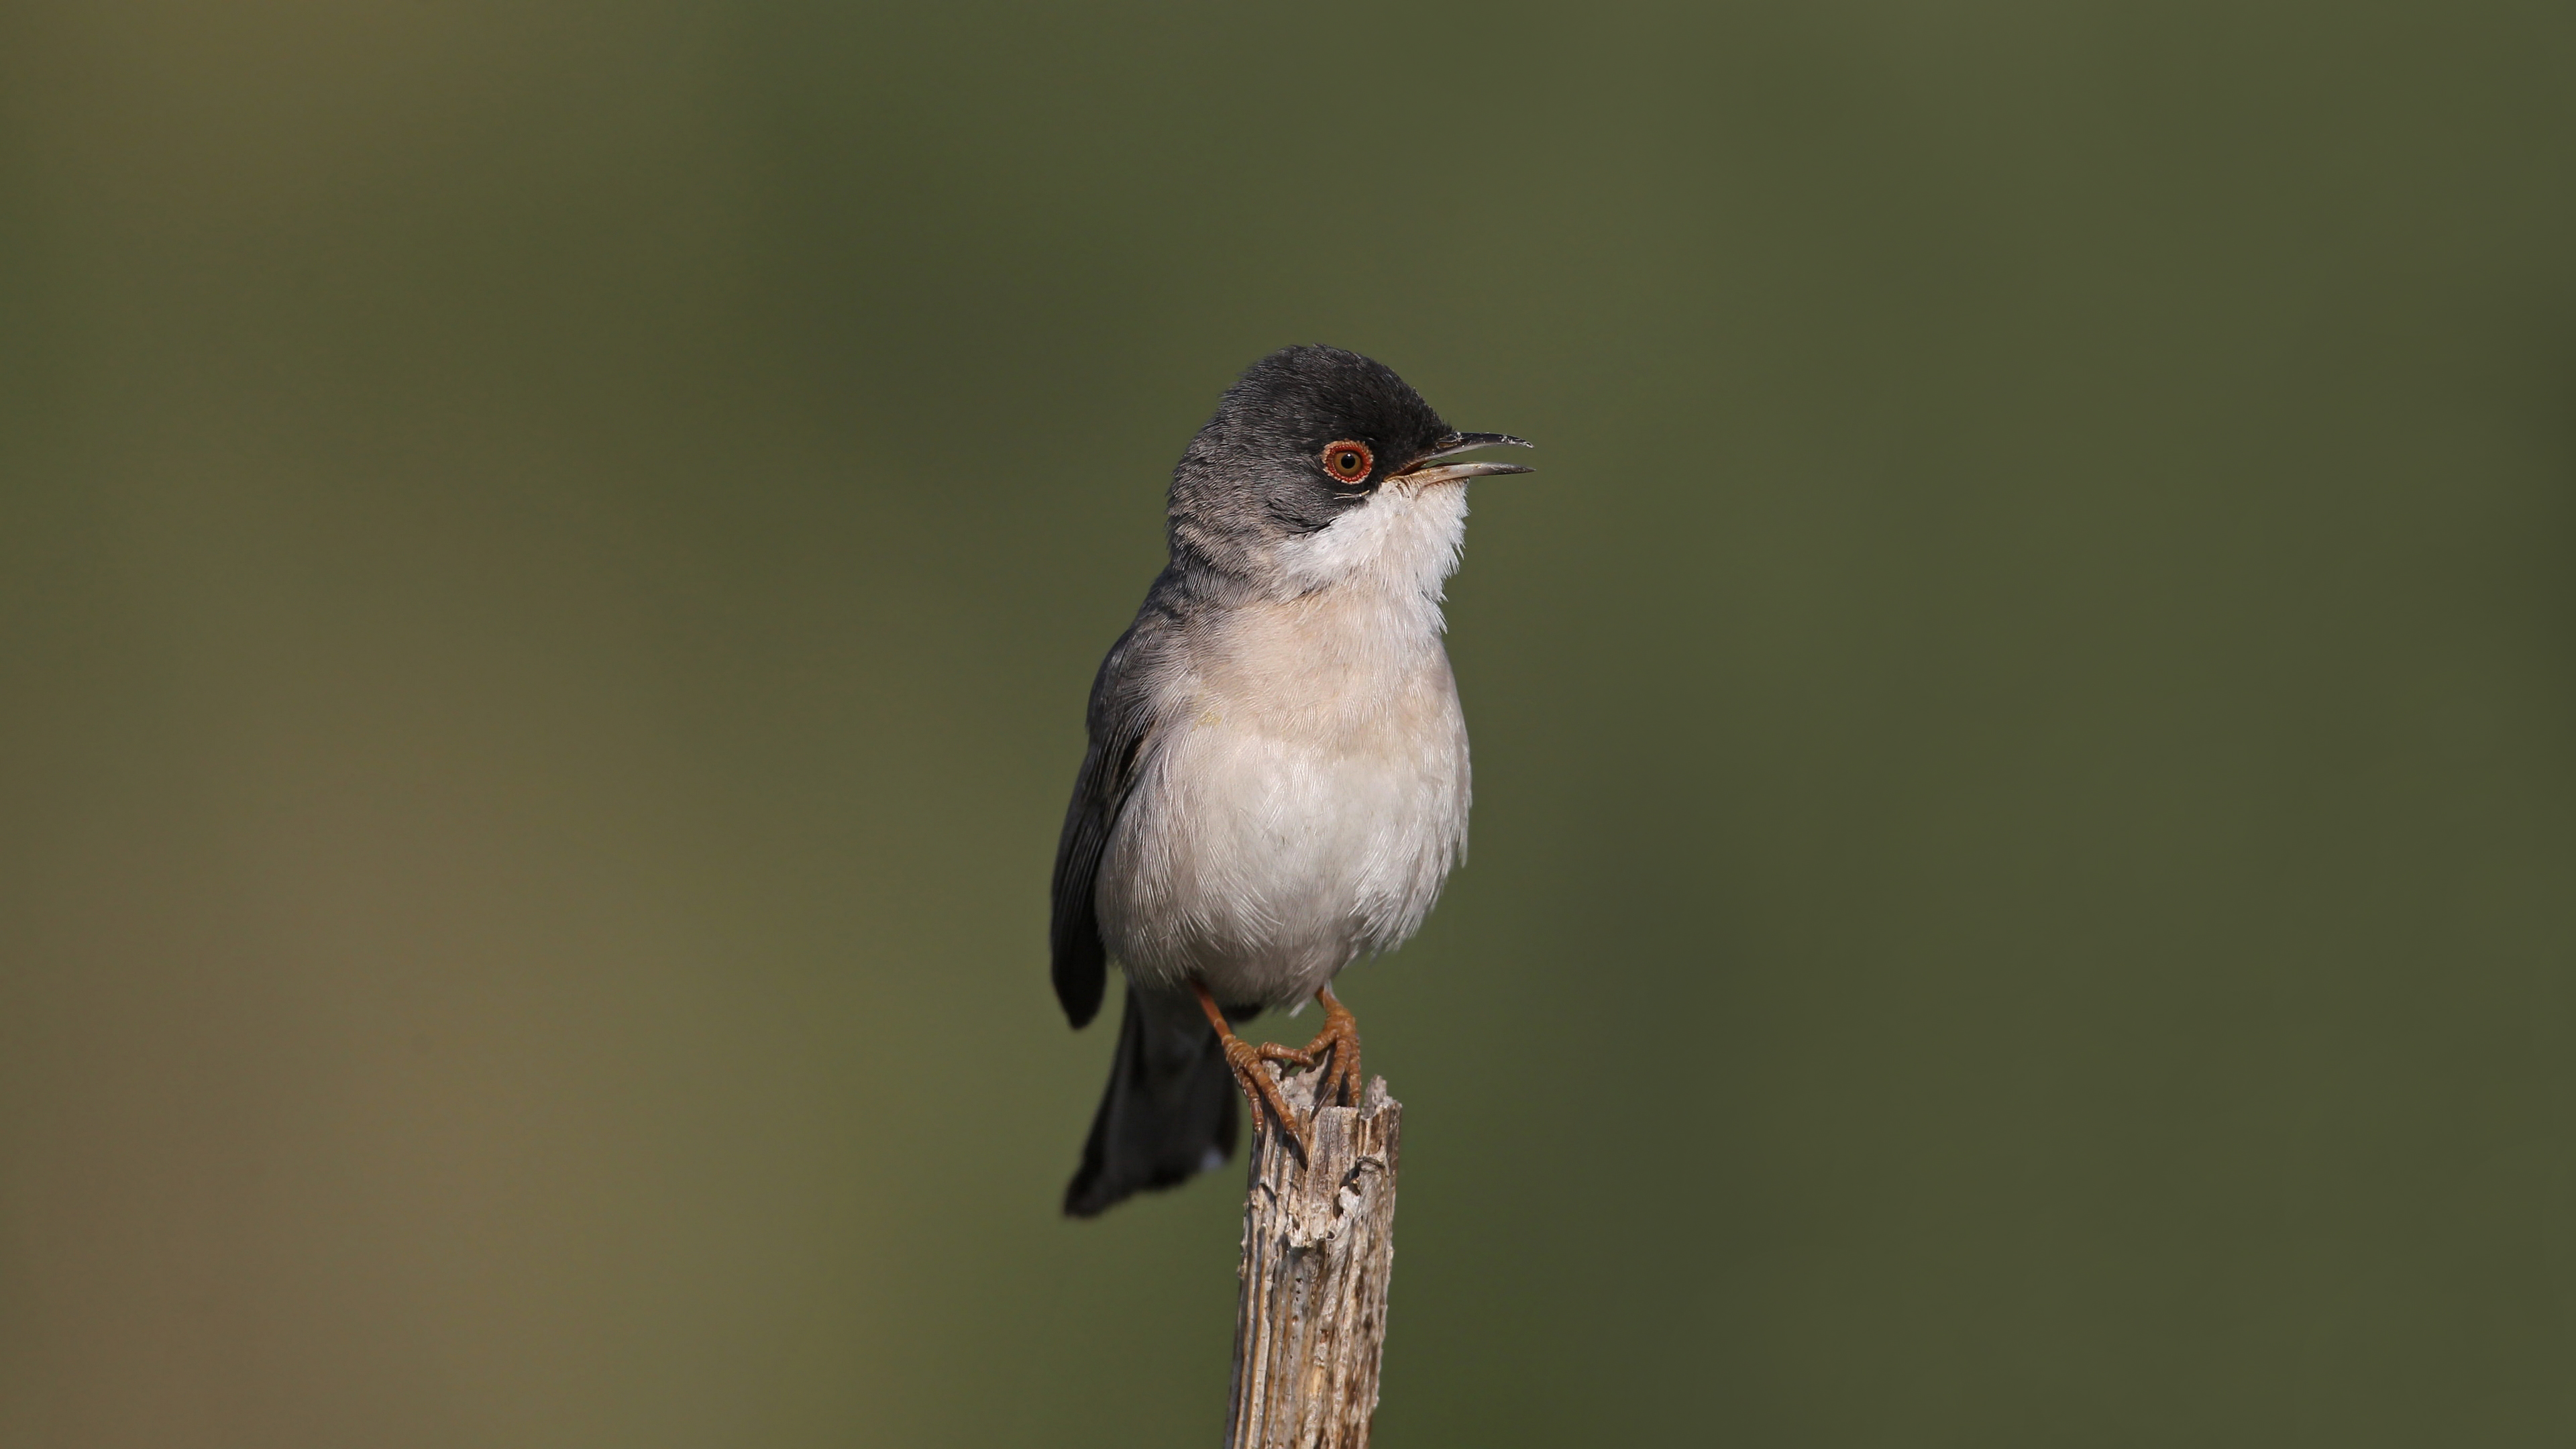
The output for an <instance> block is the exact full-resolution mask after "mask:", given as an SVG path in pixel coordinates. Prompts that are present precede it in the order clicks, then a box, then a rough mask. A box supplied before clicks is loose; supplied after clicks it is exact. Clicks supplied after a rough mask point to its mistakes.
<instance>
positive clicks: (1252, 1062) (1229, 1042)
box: [1190, 981, 1312, 1167]
mask: <svg viewBox="0 0 2576 1449" xmlns="http://www.w3.org/2000/svg"><path fill="white" fill-rule="evenodd" d="M1190 989H1191V990H1193V991H1195V992H1197V993H1198V998H1199V1009H1200V1010H1201V1011H1204V1012H1206V1013H1207V1019H1208V1024H1209V1025H1210V1026H1213V1027H1215V1028H1216V1036H1217V1040H1218V1041H1219V1042H1220V1043H1222V1044H1223V1045H1224V1047H1225V1064H1226V1065H1227V1066H1229V1067H1232V1068H1233V1069H1234V1084H1235V1085H1236V1086H1238V1087H1241V1088H1242V1089H1243V1095H1245V1096H1246V1097H1249V1098H1251V1099H1252V1102H1253V1104H1254V1110H1255V1111H1267V1112H1269V1114H1270V1118H1271V1120H1272V1121H1273V1122H1276V1123H1277V1124H1278V1125H1279V1135H1280V1136H1281V1137H1283V1138H1285V1139H1287V1142H1288V1150H1289V1151H1291V1152H1293V1153H1295V1154H1297V1165H1298V1166H1299V1167H1303V1166H1305V1165H1306V1164H1307V1163H1308V1162H1309V1161H1310V1160H1312V1156H1311V1154H1310V1153H1308V1151H1307V1150H1306V1149H1307V1146H1308V1143H1307V1141H1306V1124H1305V1123H1303V1122H1300V1121H1298V1120H1297V1114H1296V1112H1295V1111H1294V1110H1292V1109H1291V1108H1290V1107H1289V1105H1288V1099H1287V1098H1286V1097H1283V1096H1281V1095H1280V1094H1279V1083H1278V1081H1277V1079H1275V1078H1273V1077H1272V1076H1271V1075H1270V1073H1268V1072H1266V1071H1264V1070H1262V1067H1261V1064H1262V1063H1263V1062H1264V1061H1277V1060H1281V1058H1279V1057H1275V1056H1272V1055H1271V1053H1272V1052H1274V1051H1286V1050H1287V1048H1284V1047H1278V1046H1274V1045H1272V1044H1270V1043H1266V1042H1265V1043H1264V1044H1262V1045H1261V1046H1257V1047H1256V1046H1254V1045H1253V1044H1252V1043H1250V1042H1248V1041H1245V1040H1244V1039H1243V1038H1241V1037H1239V1036H1236V1035H1235V1034H1234V1027H1233V1026H1232V1025H1231V1024H1230V1023H1228V1022H1227V1021H1226V1019H1225V1012H1224V1010H1223V1009H1222V1008H1220V1007H1219V1006H1218V1005H1217V1004H1216V998H1215V997H1214V996H1211V995H1209V994H1208V989H1207V988H1206V987H1205V986H1203V985H1200V984H1199V983H1198V982H1195V981H1193V982H1191V983H1190Z"/></svg>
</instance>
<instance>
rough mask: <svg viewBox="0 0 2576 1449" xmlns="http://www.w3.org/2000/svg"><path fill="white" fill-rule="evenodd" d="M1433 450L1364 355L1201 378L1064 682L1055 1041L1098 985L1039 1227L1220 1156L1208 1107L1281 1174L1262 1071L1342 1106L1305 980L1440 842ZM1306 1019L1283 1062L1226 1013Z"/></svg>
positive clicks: (1438, 459)
mask: <svg viewBox="0 0 2576 1449" xmlns="http://www.w3.org/2000/svg"><path fill="white" fill-rule="evenodd" d="M1505 443H1509V444H1513V445H1516V446H1520V447H1528V446H1530V445H1529V444H1528V443H1527V442H1525V441H1523V440H1522V439H1519V438H1515V437H1510V436H1508V435H1506V434H1502V433H1462V432H1459V431H1458V430H1457V429H1455V428H1452V427H1450V426H1449V425H1448V424H1447V423H1445V422H1442V421H1441V420H1440V415H1439V414H1438V413H1436V412H1433V411H1432V410H1431V405H1430V404H1428V403H1426V402H1424V401H1423V400H1422V397H1421V395H1420V394H1419V393H1416V392H1415V391H1414V390H1413V389H1412V388H1410V387H1408V386H1406V385H1405V382H1404V379H1402V378H1400V377H1397V376H1396V375H1395V373H1394V372H1393V371H1392V370H1391V369H1389V368H1388V367H1386V366H1385V365H1384V364H1382V363H1378V362H1374V361H1372V360H1370V359H1368V358H1366V357H1362V356H1360V355H1359V354H1358V353H1356V352H1345V351H1343V350H1341V349H1340V348H1337V347H1290V348H1284V349H1282V350H1280V351H1278V352H1274V353H1272V354H1270V355H1269V356H1268V357H1265V358H1263V359H1261V360H1260V361H1259V362H1256V363H1254V364H1253V365H1252V366H1251V367H1250V368H1249V369H1247V370H1246V371H1245V372H1244V374H1243V376H1242V377H1241V378H1240V379H1238V380H1237V381H1236V382H1235V384H1234V386H1232V387H1230V388H1228V389H1226V393H1225V397H1224V400H1223V401H1222V402H1220V403H1219V404H1218V405H1217V410H1216V416H1214V417H1212V418H1210V419H1208V422H1207V426H1205V427H1203V428H1201V429H1199V432H1198V436H1197V437H1196V438H1193V439H1192V440H1191V441H1190V446H1189V450H1188V451H1187V452H1185V453H1183V454H1182V455H1181V461H1180V465H1179V466H1178V467H1176V468H1174V469H1173V470H1172V494H1171V508H1170V541H1171V563H1170V564H1169V565H1168V566H1166V567H1165V568H1164V570H1163V572H1162V575H1161V576H1160V577H1159V578H1157V579H1155V580H1154V586H1153V587H1152V588H1151V589H1149V590H1148V591H1147V592H1146V594H1145V605H1144V607H1143V608H1141V609H1139V610H1138V611H1137V613H1136V622H1134V623H1133V624H1130V625H1129V626H1128V627H1127V632H1126V633H1125V634H1123V635H1121V636H1120V637H1119V640H1118V642H1117V643H1116V644H1115V645H1113V646H1111V648H1110V650H1109V657H1108V658H1107V659H1105V660H1102V661H1101V665H1100V674H1099V677H1098V678H1097V679H1096V680H1094V681H1093V683H1092V686H1091V707H1090V710H1089V712H1088V725H1089V729H1090V735H1091V742H1090V748H1089V749H1088V750H1086V751H1085V752H1084V754H1083V757H1082V769H1081V772H1080V773H1079V774H1078V775H1077V776H1076V777H1075V779H1074V785H1073V803H1072V805H1071V806H1069V807H1068V808H1067V809H1066V811H1065V816H1064V834H1063V836H1062V838H1061V840H1060V841H1059V842H1058V844H1057V846H1056V857H1055V919H1054V930H1053V940H1052V945H1053V948H1054V976H1055V991H1056V997H1057V999H1058V1000H1059V1001H1061V1002H1062V1003H1063V1004H1064V1011H1065V1015H1066V1016H1068V1017H1070V1018H1071V1019H1072V1021H1073V1024H1074V1025H1075V1026H1076V1027H1080V1026H1082V1025H1084V1024H1086V1023H1088V1022H1089V1021H1090V1020H1091V1018H1092V1017H1093V1016H1094V1015H1095V1014H1097V1013H1098V1012H1099V1010H1100V1002H1101V996H1102V994H1103V992H1104V991H1105V990H1106V988H1107V978H1108V963H1109V962H1110V961H1111V960H1115V961H1117V962H1118V963H1119V965H1120V966H1122V967H1123V968H1125V970H1126V973H1127V1008H1126V1018H1125V1020H1124V1021H1123V1022H1122V1023H1121V1024H1120V1026H1119V1029H1118V1051H1117V1057H1116V1060H1115V1061H1114V1062H1113V1064H1112V1065H1111V1067H1110V1071H1109V1089H1108V1091H1107V1093H1106V1094H1105V1095H1103V1096H1102V1098H1101V1100H1100V1111H1099V1113H1098V1115H1097V1116H1095V1117H1094V1118H1093V1119H1092V1123H1091V1137H1090V1140H1089V1141H1088V1142H1086V1143H1085V1144H1084V1146H1083V1149H1082V1167H1081V1169H1080V1171H1078V1172H1076V1173H1075V1174H1074V1178H1073V1182H1072V1183H1071V1185H1070V1186H1068V1187H1067V1188H1066V1189H1065V1195H1064V1210H1065V1212H1067V1213H1068V1214H1070V1215H1072V1216H1075V1217H1089V1216H1091V1215H1092V1214H1094V1213H1098V1212H1100V1211H1102V1210H1103V1209H1105V1208H1107V1207H1109V1206H1110V1205H1111V1204H1113V1203H1116V1202H1118V1201H1120V1200H1121V1199H1123V1198H1125V1197H1127V1196H1129V1195H1130V1194H1132V1193H1135V1192H1138V1191H1140V1190H1143V1189H1146V1188H1159V1187H1169V1186H1171V1185H1172V1184H1174V1183H1177V1182H1179V1181H1181V1180H1182V1179H1184V1178H1186V1177H1189V1176H1190V1175H1191V1174H1193V1173H1197V1172H1200V1171H1203V1170H1205V1169H1207V1168H1210V1167H1213V1166H1215V1165H1216V1164H1218V1163H1220V1162H1223V1161H1224V1160H1225V1159H1226V1157H1227V1156H1228V1155H1229V1154H1231V1153H1232V1151H1233V1149H1234V1137H1235V1107H1234V1093H1235V1091H1236V1090H1237V1088H1240V1089H1241V1091H1242V1092H1243V1093H1244V1094H1245V1095H1246V1096H1247V1097H1248V1098H1250V1099H1251V1101H1252V1102H1253V1103H1254V1104H1255V1106H1254V1110H1255V1111H1267V1112H1269V1113H1270V1114H1271V1116H1272V1118H1273V1119H1274V1120H1275V1121H1276V1122H1277V1123H1278V1125H1279V1127H1280V1130H1281V1131H1282V1132H1283V1133H1285V1134H1286V1136H1287V1139H1288V1140H1289V1142H1290V1143H1292V1144H1293V1145H1294V1146H1295V1147H1296V1150H1297V1151H1298V1152H1299V1154H1300V1156H1301V1157H1302V1156H1303V1153H1304V1148H1305V1140H1306V1139H1305V1130H1306V1129H1305V1125H1304V1124H1303V1123H1300V1122H1299V1121H1298V1120H1297V1119H1296V1116H1295V1114H1294V1112H1293V1111H1292V1110H1291V1109H1290V1108H1289V1106H1288V1105H1287V1103H1286V1102H1285V1101H1284V1100H1282V1099H1281V1097H1280V1095H1279V1090H1278V1087H1277V1084H1276V1083H1274V1082H1273V1081H1272V1080H1271V1078H1270V1075H1269V1073H1267V1072H1266V1071H1264V1070H1262V1069H1261V1067H1260V1065H1259V1064H1260V1063H1261V1062H1263V1061H1286V1062H1294V1063H1296V1064H1298V1065H1300V1066H1304V1067H1308V1068H1320V1069H1323V1070H1324V1071H1325V1072H1326V1077H1325V1079H1324V1082H1323V1083H1322V1089H1321V1090H1320V1091H1319V1092H1318V1094H1317V1096H1316V1099H1315V1100H1316V1102H1317V1104H1318V1105H1319V1106H1320V1105H1321V1104H1322V1103H1323V1102H1325V1101H1326V1100H1328V1099H1329V1100H1332V1101H1336V1102H1343V1103H1356V1102H1357V1100H1358V1095H1359V1089H1360V1081H1361V1078H1360V1038H1359V1030H1358V1026H1357V1024H1356V1023H1355V1022H1354V1021H1353V1019H1352V1017H1351V1014H1350V1012H1349V1011H1348V1010H1347V1009H1346V1008H1344V1007H1343V1005H1342V1004H1341V1003H1340V1002H1339V1001H1337V1000H1335V999H1334V997H1333V991H1332V982H1333V978H1334V977H1335V976H1336V975H1337V974H1339V973H1340V971H1341V970H1342V968H1343V967H1345V966H1348V965H1350V964H1351V963H1352V962H1353V961H1356V960H1358V959H1359V958H1360V957H1362V956H1370V955H1375V954H1377V953H1379V952H1382V951H1391V950H1393V949H1395V948H1396V947H1397V946H1398V945H1400V944H1402V943H1403V942H1404V940H1405V938H1406V937H1408V936H1411V935H1412V934H1413V933H1414V931H1415V930H1416V929H1417V928H1419V927H1420V926H1421V924H1422V919H1423V917H1424V916H1425V915H1427V914H1429V913H1430V910H1431V903H1432V901H1433V900H1434V899H1435V898H1437V897H1438V896H1439V894H1440V886H1441V883H1442V882H1443V881H1444V880H1446V879H1447V878H1448V875H1449V869H1450V867H1451V865H1452V864H1454V863H1455V862H1456V860H1457V859H1458V857H1459V856H1460V854H1461V853H1462V852H1463V851H1464V850H1465V848H1466V842H1467V793H1468V792H1467V728H1466V722H1465V720H1464V719H1463V718H1462V717H1461V715H1460V714H1459V710H1458V689H1457V684H1456V682H1455V680H1454V679H1453V678H1452V677H1451V675H1450V672H1449V655H1448V651H1447V650H1445V649H1443V648H1442V647H1441V643H1440V634H1441V630H1442V627H1443V626H1442V621H1441V616H1440V603H1441V592H1440V586H1441V583H1442V581H1443V580H1445V579H1447V578H1448V577H1449V575H1450V573H1451V572H1453V571H1454V570H1455V569H1456V568H1457V567H1458V551H1459V548H1460V547H1461V545H1462V544H1463V543H1464V541H1465V538H1466V527H1467V487H1466V484H1467V480H1468V479H1470V478H1477V477H1482V476H1485V475H1488V474H1494V473H1527V472H1529V471H1531V470H1530V469H1528V468H1524V467H1520V466H1517V465H1515V464H1510V463H1461V462H1451V461H1449V460H1451V459H1453V458H1456V457H1458V456H1459V455H1460V454H1464V453H1469V452H1473V451H1475V450H1476V449H1479V448H1490V447H1495V446H1497V445H1500V444H1505ZM1310 998H1311V999H1313V1000H1315V1001H1317V1002H1319V1003H1321V1004H1322V1006H1323V1008H1324V1024H1323V1030H1322V1032H1321V1033H1320V1034H1319V1035H1317V1036H1316V1038H1315V1039H1314V1041H1313V1042H1311V1043H1309V1044H1308V1045H1307V1046H1306V1047H1304V1048H1302V1049H1298V1048H1290V1047H1284V1046H1279V1045H1277V1044H1275V1043H1269V1044H1264V1045H1262V1046H1259V1047H1255V1046H1253V1045H1251V1044H1249V1043H1247V1042H1245V1041H1244V1040H1242V1039H1241V1038H1240V1037H1238V1036H1236V1035H1235V1033H1234V1030H1233V1024H1234V1023H1238V1022H1242V1021H1245V1020H1248V1019H1250V1018H1251V1017H1253V1016H1255V1015H1257V1014H1259V1013H1260V1012H1261V1011H1262V1010H1263V1009H1265V1008H1269V1007H1287V1008H1291V1009H1293V1008H1295V1007H1297V1006H1300V1005H1303V1004H1304V1003H1305V1002H1306V1001H1307V1000H1308V999H1310Z"/></svg>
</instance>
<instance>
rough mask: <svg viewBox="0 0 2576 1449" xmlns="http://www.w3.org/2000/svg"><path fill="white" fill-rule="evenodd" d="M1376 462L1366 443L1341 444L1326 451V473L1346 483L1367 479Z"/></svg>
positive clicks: (1334, 445) (1336, 444)
mask: <svg viewBox="0 0 2576 1449" xmlns="http://www.w3.org/2000/svg"><path fill="white" fill-rule="evenodd" d="M1375 462H1376V460H1375V459H1373V458H1371V457H1370V456H1369V447H1368V444H1366V443H1354V442H1347V441H1346V442H1339V443H1335V444H1333V445H1332V446H1331V447H1329V448H1326V449H1325V450H1324V471H1325V472H1327V473H1330V474H1332V475H1333V476H1334V477H1336V478H1339V479H1341V480H1342V481H1343V482H1345V483H1357V482H1359V481H1360V480H1361V479H1363V478H1366V477H1367V476H1368V475H1369V468H1370V467H1371V466H1372V465H1373V464H1374V463H1375Z"/></svg>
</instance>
